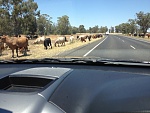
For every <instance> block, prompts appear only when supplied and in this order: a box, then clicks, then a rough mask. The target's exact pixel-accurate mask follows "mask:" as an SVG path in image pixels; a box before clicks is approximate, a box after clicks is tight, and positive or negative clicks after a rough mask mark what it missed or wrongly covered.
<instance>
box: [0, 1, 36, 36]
mask: <svg viewBox="0 0 150 113" xmlns="http://www.w3.org/2000/svg"><path fill="white" fill-rule="evenodd" d="M37 8H38V5H37V3H35V2H34V0H0V17H1V18H0V26H1V28H0V32H1V33H4V34H21V33H28V32H35V31H36V17H35V16H36V15H37V14H39V11H37Z"/></svg>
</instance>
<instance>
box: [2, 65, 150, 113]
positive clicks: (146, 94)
mask: <svg viewBox="0 0 150 113" xmlns="http://www.w3.org/2000/svg"><path fill="white" fill-rule="evenodd" d="M149 75H150V70H149V67H148V66H128V65H125V66H123V65H121V66H120V65H85V64H82V65H78V64H58V63H57V64H55V63H49V64H0V78H1V80H0V84H1V85H0V86H1V89H0V98H1V99H0V108H1V109H0V111H5V110H6V111H7V110H8V111H10V113H11V112H13V113H21V112H23V113H29V112H32V113H51V112H52V113H65V112H67V113H111V112H118V113H125V112H126V113H128V112H148V111H150V107H149V105H150V85H149V84H150V76H149ZM7 82H8V83H7ZM6 83H7V84H6ZM18 84H19V85H18ZM18 86H19V88H18ZM20 86H25V87H23V88H22V87H20ZM31 86H32V87H31ZM35 86H36V87H35ZM15 104H16V105H15ZM18 105H20V106H19V107H18ZM4 113H5V112H4ZM8 113H9V112H8Z"/></svg>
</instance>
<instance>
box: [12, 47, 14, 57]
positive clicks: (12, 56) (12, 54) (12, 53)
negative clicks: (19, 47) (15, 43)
mask: <svg viewBox="0 0 150 113" xmlns="http://www.w3.org/2000/svg"><path fill="white" fill-rule="evenodd" d="M12 58H14V49H12Z"/></svg>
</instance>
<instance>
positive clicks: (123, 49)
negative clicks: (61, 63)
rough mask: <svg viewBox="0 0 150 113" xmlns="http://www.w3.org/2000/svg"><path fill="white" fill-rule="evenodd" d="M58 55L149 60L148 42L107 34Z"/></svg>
mask: <svg viewBox="0 0 150 113" xmlns="http://www.w3.org/2000/svg"><path fill="white" fill-rule="evenodd" d="M58 56H59V57H67V56H70V57H100V58H104V59H115V60H135V61H150V43H148V42H146V41H144V40H140V39H133V38H130V37H127V36H118V35H108V36H105V38H102V39H100V40H98V41H96V42H93V43H90V44H88V45H86V46H82V47H79V48H76V49H73V50H71V51H67V52H64V53H62V54H59V55H58Z"/></svg>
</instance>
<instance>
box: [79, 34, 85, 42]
mask: <svg viewBox="0 0 150 113" xmlns="http://www.w3.org/2000/svg"><path fill="white" fill-rule="evenodd" d="M78 39H79V40H81V42H86V39H87V36H86V35H80V36H79V38H78Z"/></svg>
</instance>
